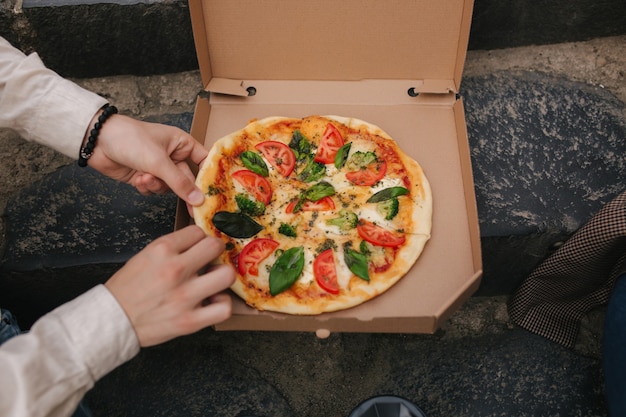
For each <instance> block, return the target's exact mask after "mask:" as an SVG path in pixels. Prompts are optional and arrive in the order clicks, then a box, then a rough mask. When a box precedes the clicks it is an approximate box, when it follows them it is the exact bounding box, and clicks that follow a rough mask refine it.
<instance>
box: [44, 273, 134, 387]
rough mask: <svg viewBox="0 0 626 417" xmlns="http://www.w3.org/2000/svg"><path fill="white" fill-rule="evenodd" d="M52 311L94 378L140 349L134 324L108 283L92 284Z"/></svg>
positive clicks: (116, 365)
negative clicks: (76, 296)
mask: <svg viewBox="0 0 626 417" xmlns="http://www.w3.org/2000/svg"><path fill="white" fill-rule="evenodd" d="M51 314H53V315H55V316H57V317H58V319H59V320H60V322H61V323H62V325H63V327H64V329H65V331H66V332H67V334H68V335H69V337H70V339H71V340H72V342H73V344H74V347H75V349H76V352H77V353H78V355H80V357H82V358H83V362H84V363H85V365H86V366H87V368H88V369H89V371H90V373H91V375H92V377H93V380H94V381H97V380H98V379H100V378H102V377H103V376H104V375H106V374H107V373H109V372H111V371H112V370H113V369H115V368H117V367H118V366H120V365H122V364H123V363H125V362H127V361H128V360H130V359H132V358H133V357H134V356H135V355H136V354H137V353H138V352H139V349H140V346H139V340H138V339H137V335H136V334H135V331H134V329H133V327H132V324H131V323H130V321H129V319H128V317H127V316H126V313H125V312H124V310H123V309H122V307H121V306H120V305H119V303H118V302H117V300H116V299H115V297H114V296H113V295H112V294H111V293H110V292H109V290H108V289H107V288H106V287H105V286H104V285H98V286H96V287H94V288H92V289H91V290H89V291H88V292H86V293H84V294H83V295H81V296H79V297H78V298H75V299H74V300H72V301H70V302H69V303H66V304H63V305H62V306H61V307H59V308H57V309H56V310H54V311H53V312H52V313H51Z"/></svg>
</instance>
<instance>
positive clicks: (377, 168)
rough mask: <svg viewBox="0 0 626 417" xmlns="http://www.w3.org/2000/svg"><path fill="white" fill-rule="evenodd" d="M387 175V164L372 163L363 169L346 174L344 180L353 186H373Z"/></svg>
mask: <svg viewBox="0 0 626 417" xmlns="http://www.w3.org/2000/svg"><path fill="white" fill-rule="evenodd" d="M386 173H387V163H386V162H385V161H382V162H372V163H371V164H369V165H368V166H367V167H365V168H364V169H360V170H358V171H352V172H348V173H346V178H347V179H348V181H350V182H351V183H352V184H354V185H374V184H376V183H377V182H378V181H380V180H382V179H383V178H384V177H385V174H386Z"/></svg>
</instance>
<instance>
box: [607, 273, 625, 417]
mask: <svg viewBox="0 0 626 417" xmlns="http://www.w3.org/2000/svg"><path fill="white" fill-rule="evenodd" d="M603 367H604V383H605V386H606V397H607V401H608V406H609V415H610V416H613V417H618V416H626V274H625V275H621V276H620V277H619V278H618V279H617V282H616V283H615V288H614V289H613V293H612V294H611V299H610V301H609V305H608V307H607V311H606V319H605V322H604V345H603Z"/></svg>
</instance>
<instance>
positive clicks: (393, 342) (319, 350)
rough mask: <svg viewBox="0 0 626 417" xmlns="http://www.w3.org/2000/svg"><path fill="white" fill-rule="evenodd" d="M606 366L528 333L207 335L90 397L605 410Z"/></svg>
mask: <svg viewBox="0 0 626 417" xmlns="http://www.w3.org/2000/svg"><path fill="white" fill-rule="evenodd" d="M600 368H601V367H600V364H599V361H598V360H597V359H592V358H587V357H583V356H579V355H576V354H575V353H573V352H572V351H569V350H566V349H564V348H562V347H560V346H558V345H555V344H553V343H551V342H548V341H547V340H545V339H543V338H541V337H538V336H534V335H531V334H529V333H527V332H524V331H522V330H507V331H503V332H494V333H489V334H485V335H483V336H480V337H460V338H447V337H446V335H445V334H443V333H439V334H437V335H434V336H424V335H384V334H334V335H331V336H330V337H329V338H328V339H324V340H320V339H317V338H316V337H315V336H314V335H313V334H303V333H276V332H232V333H229V332H225V333H219V332H214V331H211V330H205V331H203V332H201V333H199V334H197V335H193V336H190V337H185V338H182V339H179V340H175V341H172V342H170V343H168V344H166V345H163V346H160V347H156V348H150V349H145V350H143V351H142V352H141V353H140V354H139V356H138V357H137V358H136V359H134V360H133V361H131V362H129V363H128V364H126V365H124V366H122V367H121V368H119V369H118V370H116V371H114V372H113V373H111V374H110V375H108V376H106V377H105V378H104V379H102V380H101V381H100V382H98V383H97V384H96V386H95V387H94V389H93V390H92V391H91V392H89V393H88V394H87V402H88V404H89V405H90V406H91V407H92V409H93V411H94V414H95V415H103V416H104V415H106V416H108V417H115V416H120V417H122V416H130V415H132V416H139V417H141V416H146V417H147V416H150V417H152V416H171V417H174V416H185V417H188V416H209V415H210V416H245V415H258V416H266V417H270V416H271V417H320V416H337V417H342V416H347V415H348V414H349V412H350V411H351V410H352V409H353V408H354V407H356V406H357V405H358V404H359V403H360V402H361V401H363V400H365V399H367V398H369V397H371V396H374V395H389V394H393V395H399V396H401V397H404V398H407V399H409V400H410V401H413V402H414V403H416V404H417V405H418V406H419V407H420V408H421V409H422V410H423V411H424V412H425V413H426V415H428V416H433V417H434V416H459V417H464V416H467V417H475V416H481V417H489V416H533V417H534V416H557V415H561V416H603V415H606V404H605V400H604V397H603V383H602V376H601V369H600ZM129 382H130V383H129Z"/></svg>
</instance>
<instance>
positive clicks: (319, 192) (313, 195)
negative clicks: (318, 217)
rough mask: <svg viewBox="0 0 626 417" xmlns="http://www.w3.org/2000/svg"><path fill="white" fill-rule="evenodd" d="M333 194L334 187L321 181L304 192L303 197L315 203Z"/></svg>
mask: <svg viewBox="0 0 626 417" xmlns="http://www.w3.org/2000/svg"><path fill="white" fill-rule="evenodd" d="M334 194H335V187H333V186H332V184H330V183H328V182H326V181H321V182H318V183H317V184H315V185H313V186H311V187H310V188H309V189H308V190H306V191H305V192H304V195H303V196H304V198H306V199H307V200H309V201H313V202H315V201H318V200H321V199H322V198H324V197H328V196H330V195H334Z"/></svg>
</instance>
